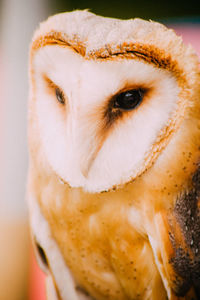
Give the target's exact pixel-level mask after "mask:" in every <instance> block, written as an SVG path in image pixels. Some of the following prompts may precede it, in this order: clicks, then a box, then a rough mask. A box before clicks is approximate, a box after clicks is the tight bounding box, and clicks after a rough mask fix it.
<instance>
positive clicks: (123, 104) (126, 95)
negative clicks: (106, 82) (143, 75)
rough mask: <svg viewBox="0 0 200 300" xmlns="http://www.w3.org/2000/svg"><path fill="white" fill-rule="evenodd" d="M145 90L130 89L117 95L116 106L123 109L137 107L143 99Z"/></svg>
mask: <svg viewBox="0 0 200 300" xmlns="http://www.w3.org/2000/svg"><path fill="white" fill-rule="evenodd" d="M143 96H144V92H143V91H142V90H141V89H135V90H129V91H126V92H123V93H121V94H119V95H117V96H116V98H115V100H114V108H119V109H121V110H126V111H128V110H132V109H134V108H136V107H137V106H138V105H139V104H140V103H141V101H142V99H143Z"/></svg>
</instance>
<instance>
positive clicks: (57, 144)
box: [30, 11, 199, 192]
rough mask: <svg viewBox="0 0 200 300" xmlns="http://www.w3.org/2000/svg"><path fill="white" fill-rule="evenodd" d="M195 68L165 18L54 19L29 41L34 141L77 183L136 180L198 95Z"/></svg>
mask: <svg viewBox="0 0 200 300" xmlns="http://www.w3.org/2000/svg"><path fill="white" fill-rule="evenodd" d="M197 67H198V63H197V57H196V56H195V55H194V52H193V50H192V49H191V48H190V47H187V48H186V47H185V46H184V45H183V44H182V40H181V38H180V37H177V36H176V35H175V33H174V32H173V30H168V29H167V28H166V27H165V26H163V25H161V24H159V23H155V22H151V21H150V22H148V21H144V20H141V19H133V20H127V21H124V20H117V19H111V18H103V17H99V16H95V15H94V14H92V13H90V12H88V11H81V12H80V11H74V12H71V13H63V14H59V15H56V16H53V17H51V18H49V19H48V20H47V21H46V22H44V23H42V24H41V25H40V28H39V29H38V30H37V31H36V33H35V35H34V38H33V43H32V46H31V58H30V71H31V72H30V79H31V80H30V82H31V95H30V123H31V124H33V123H34V127H35V126H37V134H36V135H37V137H36V142H34V145H35V143H36V144H38V147H39V149H40V154H41V155H42V156H44V158H45V161H46V162H47V163H48V165H49V167H50V168H51V169H52V170H54V172H55V173H56V174H57V175H58V176H59V177H60V178H61V180H63V182H66V183H68V184H69V185H70V186H72V187H82V188H83V189H85V190H87V191H90V192H101V191H105V190H110V189H112V188H113V187H116V186H120V185H123V184H125V183H127V182H129V181H132V180H134V179H135V178H136V177H138V176H140V175H141V174H142V173H143V172H145V171H146V170H148V169H149V168H150V167H151V166H152V164H154V163H155V162H156V160H157V159H158V157H159V156H160V155H161V153H162V152H163V151H164V149H166V147H167V145H168V143H169V141H171V142H172V140H173V139H174V136H175V133H176V132H177V131H178V130H179V128H180V125H181V123H182V121H183V119H184V117H185V114H187V113H188V111H189V110H191V107H192V106H194V103H195V101H197V99H196V97H197V95H198V94H197V90H198V84H197V81H198V80H199V79H198V76H197ZM195 86H196V88H195ZM32 137H33V135H32ZM32 137H31V138H32Z"/></svg>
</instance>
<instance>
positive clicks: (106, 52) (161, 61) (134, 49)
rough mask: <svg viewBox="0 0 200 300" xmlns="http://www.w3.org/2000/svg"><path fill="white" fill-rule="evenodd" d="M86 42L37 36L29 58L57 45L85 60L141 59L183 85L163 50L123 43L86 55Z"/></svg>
mask: <svg viewBox="0 0 200 300" xmlns="http://www.w3.org/2000/svg"><path fill="white" fill-rule="evenodd" d="M86 44H87V41H81V40H80V39H79V38H78V36H77V35H74V36H73V37H72V38H70V37H69V36H68V35H67V34H65V33H61V32H56V31H50V32H49V33H47V34H45V35H44V36H39V37H38V38H37V39H36V40H34V41H33V44H32V48H31V56H33V54H34V53H35V51H36V50H37V49H39V48H42V47H44V46H48V45H59V46H62V47H70V48H71V49H72V50H74V51H75V52H77V53H78V54H80V55H81V56H83V57H85V59H111V60H112V59H116V58H119V59H124V58H126V59H134V58H138V59H142V60H144V61H146V62H147V63H150V64H154V65H155V66H157V67H159V68H163V69H166V70H170V71H171V72H172V73H173V74H174V75H175V76H176V77H177V79H178V80H179V82H181V83H182V84H184V83H185V82H186V81H185V78H184V75H183V72H182V70H180V68H179V66H178V63H177V62H176V61H175V60H173V59H172V58H171V55H169V54H166V53H165V51H164V50H163V49H159V48H157V47H156V46H154V45H148V44H147V45H146V44H142V43H138V42H124V43H122V44H120V45H118V44H117V45H113V44H105V46H104V47H102V48H99V49H94V50H91V51H89V53H87V47H86Z"/></svg>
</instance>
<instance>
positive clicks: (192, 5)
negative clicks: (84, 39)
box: [51, 0, 200, 22]
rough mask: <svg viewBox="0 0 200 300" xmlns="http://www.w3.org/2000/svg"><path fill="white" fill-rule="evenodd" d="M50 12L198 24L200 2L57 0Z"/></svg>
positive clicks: (192, 0) (173, 0)
mask: <svg viewBox="0 0 200 300" xmlns="http://www.w3.org/2000/svg"><path fill="white" fill-rule="evenodd" d="M51 7H52V11H54V12H55V13H57V12H60V11H66V10H74V9H85V8H88V9H90V10H91V11H92V12H94V13H96V14H100V15H104V16H108V17H116V18H125V19H126V18H133V17H140V18H144V19H154V20H166V21H167V20H168V19H173V20H174V21H178V19H179V18H181V20H180V21H185V20H186V19H187V21H193V22H200V0H199V1H198V0H188V1H185V0H183V1H180V0H168V1H167V0H166V1H163V0H162V1H159V0H139V1H138V0H135V1H133V0H123V1H116V0H108V1H105V0H104V1H92V0H88V1H83V0H72V1H65V0H57V1H55V0H54V1H51Z"/></svg>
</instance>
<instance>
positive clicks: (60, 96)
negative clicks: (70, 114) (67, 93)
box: [55, 87, 65, 104]
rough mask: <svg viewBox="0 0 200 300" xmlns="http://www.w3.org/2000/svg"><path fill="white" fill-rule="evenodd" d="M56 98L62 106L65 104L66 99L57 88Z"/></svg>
mask: <svg viewBox="0 0 200 300" xmlns="http://www.w3.org/2000/svg"><path fill="white" fill-rule="evenodd" d="M55 93H56V98H57V100H58V101H59V102H60V103H61V104H65V97H64V94H63V92H62V91H61V90H60V89H59V88H58V87H57V88H56V90H55Z"/></svg>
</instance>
